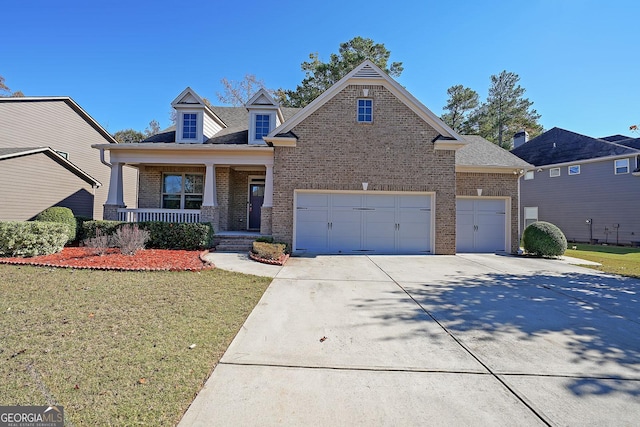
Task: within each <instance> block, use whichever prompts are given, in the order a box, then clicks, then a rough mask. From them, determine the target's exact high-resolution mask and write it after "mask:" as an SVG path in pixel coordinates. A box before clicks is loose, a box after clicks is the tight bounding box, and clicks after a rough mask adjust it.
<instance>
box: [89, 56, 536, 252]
mask: <svg viewBox="0 0 640 427" xmlns="http://www.w3.org/2000/svg"><path fill="white" fill-rule="evenodd" d="M171 105H172V106H173V108H174V109H175V110H176V117H177V122H176V128H175V129H170V130H168V131H167V132H163V133H161V134H159V135H156V136H153V137H151V138H149V139H147V140H145V141H142V142H140V143H136V144H117V145H115V144H97V145H95V146H94V147H95V148H97V149H99V150H101V151H103V152H104V151H109V152H110V158H111V178H110V180H109V193H108V198H107V201H106V203H105V214H104V216H105V218H107V219H120V220H126V221H140V220H163V221H184V222H195V221H200V222H209V223H212V224H213V227H214V230H215V232H216V234H218V235H224V234H229V233H230V232H231V233H236V234H237V233H238V232H245V233H246V232H255V234H256V235H257V234H258V233H260V234H263V235H272V236H273V237H274V238H275V239H276V240H278V241H283V242H286V243H288V244H290V245H291V248H292V251H293V253H295V254H310V253H332V254H363V253H364V254H397V253H401V254H454V253H455V252H456V251H461V252H515V251H517V249H518V243H519V236H518V209H517V207H518V177H519V176H520V174H521V173H523V172H524V171H525V170H527V169H528V168H530V166H531V165H529V164H528V163H526V162H524V161H522V160H521V159H519V158H517V157H516V156H514V155H512V154H511V153H509V152H507V151H505V150H502V149H501V148H499V147H497V146H495V145H493V144H491V143H489V142H487V141H486V140H483V139H482V138H479V137H465V136H462V135H458V134H457V133H456V132H454V131H453V130H452V129H451V128H449V127H448V126H447V125H446V124H445V123H443V122H442V121H441V120H440V119H439V118H438V117H437V116H436V115H435V114H433V113H432V112H431V111H430V110H429V109H428V108H427V107H425V106H424V105H423V104H422V103H420V101H418V100H417V99H416V98H414V97H413V96H412V95H411V94H410V93H409V92H408V91H407V90H406V89H405V88H403V87H402V86H401V85H399V84H398V83H397V82H396V81H394V80H393V79H392V78H391V77H389V75H387V74H386V73H385V72H384V71H382V70H381V69H380V68H378V67H377V66H376V65H375V64H373V63H372V62H371V61H365V62H363V63H362V64H360V65H359V66H358V67H356V68H355V69H354V70H353V71H351V72H350V73H349V74H347V75H346V76H345V77H344V78H342V79H341V80H340V81H339V82H337V83H336V84H335V85H333V86H332V87H331V88H329V89H328V90H327V91H325V92H324V93H323V94H322V95H320V96H319V97H318V98H316V99H315V100H314V101H313V102H311V103H310V104H309V105H307V106H306V107H305V108H303V109H285V108H281V107H280V106H279V105H278V104H277V103H276V102H275V101H274V100H273V98H272V97H271V96H270V95H269V93H268V92H267V91H265V90H260V91H258V93H256V94H255V95H254V96H253V97H252V98H251V99H250V100H249V101H248V102H247V104H246V105H245V107H244V108H233V107H210V106H208V105H207V104H206V103H205V102H204V101H203V100H202V98H200V97H199V96H198V95H197V94H196V93H195V92H194V91H193V90H192V89H190V88H187V89H185V90H184V91H183V92H182V93H181V94H179V95H178V97H177V98H176V99H175V100H174V101H173V102H172V104H171ZM124 166H133V167H135V168H137V169H138V170H139V171H140V174H139V177H140V181H139V182H140V183H139V188H140V194H139V198H138V208H130V207H129V206H126V203H125V201H123V199H122V197H121V193H122V191H121V190H122V186H123V185H124V183H125V182H126V177H123V176H122V169H123V167H124Z"/></svg>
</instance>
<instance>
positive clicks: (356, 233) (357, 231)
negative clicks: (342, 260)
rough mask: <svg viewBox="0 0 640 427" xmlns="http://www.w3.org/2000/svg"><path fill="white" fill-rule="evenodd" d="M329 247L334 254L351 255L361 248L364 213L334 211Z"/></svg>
mask: <svg viewBox="0 0 640 427" xmlns="http://www.w3.org/2000/svg"><path fill="white" fill-rule="evenodd" d="M330 222H331V227H330V234H331V236H330V239H329V242H330V243H329V246H330V249H331V250H332V251H334V252H344V253H351V252H353V251H357V250H358V249H360V247H361V239H362V211H359V210H353V209H338V210H334V211H333V214H332V217H331V221H330Z"/></svg>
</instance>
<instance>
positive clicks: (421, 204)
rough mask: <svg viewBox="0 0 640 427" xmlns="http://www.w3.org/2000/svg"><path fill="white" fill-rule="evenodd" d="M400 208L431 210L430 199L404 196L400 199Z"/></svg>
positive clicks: (427, 197)
mask: <svg viewBox="0 0 640 427" xmlns="http://www.w3.org/2000/svg"><path fill="white" fill-rule="evenodd" d="M400 207H401V208H431V197H429V196H419V195H404V196H402V197H400Z"/></svg>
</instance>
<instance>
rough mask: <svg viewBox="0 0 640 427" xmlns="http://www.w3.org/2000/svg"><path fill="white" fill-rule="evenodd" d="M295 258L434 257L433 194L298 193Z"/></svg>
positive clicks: (296, 202) (296, 201)
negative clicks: (313, 255)
mask: <svg viewBox="0 0 640 427" xmlns="http://www.w3.org/2000/svg"><path fill="white" fill-rule="evenodd" d="M295 199H296V200H295V204H296V205H295V211H296V219H295V241H294V249H293V250H294V252H296V253H319V254H329V253H331V254H361V253H373V254H426V253H430V252H431V227H432V215H431V207H432V206H431V205H432V203H431V196H430V195H429V194H371V193H308V192H296V198H295Z"/></svg>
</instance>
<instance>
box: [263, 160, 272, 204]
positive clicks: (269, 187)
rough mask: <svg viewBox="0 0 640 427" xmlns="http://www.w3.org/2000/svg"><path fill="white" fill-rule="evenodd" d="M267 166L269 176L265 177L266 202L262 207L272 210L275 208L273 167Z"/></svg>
mask: <svg viewBox="0 0 640 427" xmlns="http://www.w3.org/2000/svg"><path fill="white" fill-rule="evenodd" d="M265 166H266V168H267V174H266V175H265V177H264V201H263V202H262V207H263V208H270V207H272V206H273V165H265Z"/></svg>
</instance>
